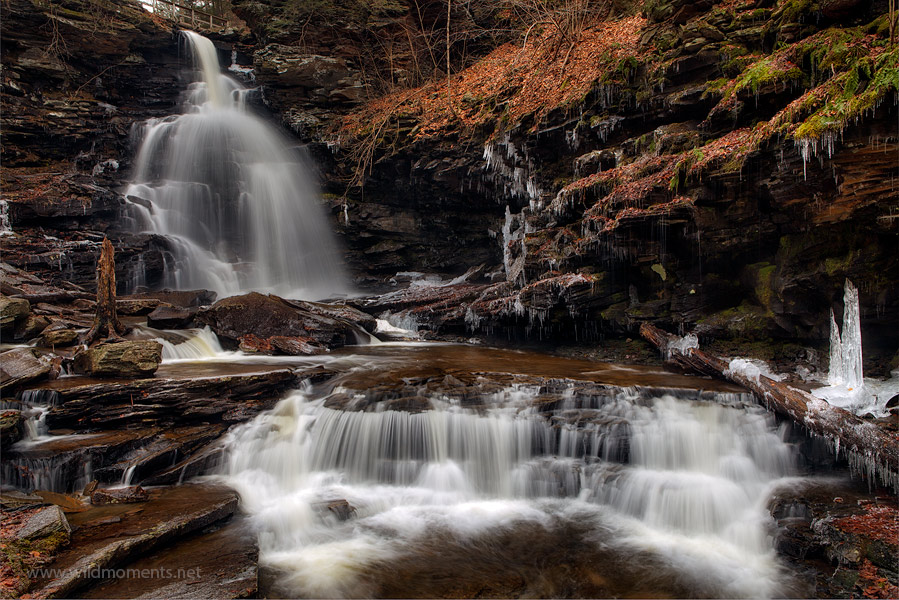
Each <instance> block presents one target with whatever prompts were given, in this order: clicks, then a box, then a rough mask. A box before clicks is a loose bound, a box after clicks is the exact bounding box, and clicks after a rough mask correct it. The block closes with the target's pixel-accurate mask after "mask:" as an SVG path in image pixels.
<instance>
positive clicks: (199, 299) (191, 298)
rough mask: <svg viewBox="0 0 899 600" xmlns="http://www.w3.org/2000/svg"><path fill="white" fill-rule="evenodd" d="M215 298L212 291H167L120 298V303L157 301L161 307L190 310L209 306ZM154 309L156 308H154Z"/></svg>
mask: <svg viewBox="0 0 899 600" xmlns="http://www.w3.org/2000/svg"><path fill="white" fill-rule="evenodd" d="M215 298H216V293H215V292H213V291H211V290H168V289H166V290H161V291H158V292H144V293H141V294H132V295H130V296H120V297H119V299H118V302H119V303H122V302H151V301H154V300H155V301H157V304H156V306H159V305H160V304H163V305H165V304H170V305H172V306H177V307H179V308H190V307H192V306H193V307H200V306H207V305H209V304H212V303H213V302H215ZM153 308H156V307H155V306H154V307H153ZM151 310H152V309H151ZM148 312H149V311H148ZM123 314H125V313H123Z"/></svg>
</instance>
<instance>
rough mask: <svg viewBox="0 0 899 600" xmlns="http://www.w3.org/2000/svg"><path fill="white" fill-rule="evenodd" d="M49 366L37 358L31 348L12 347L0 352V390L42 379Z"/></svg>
mask: <svg viewBox="0 0 899 600" xmlns="http://www.w3.org/2000/svg"><path fill="white" fill-rule="evenodd" d="M49 373H50V366H49V365H48V364H46V363H44V362H42V361H41V360H38V357H37V355H36V354H35V351H34V350H32V349H31V348H14V349H12V350H7V351H6V352H4V353H2V354H0V390H8V389H12V388H15V387H17V386H20V385H22V384H24V383H28V382H32V381H37V380H39V379H44V378H46V377H47V375H48V374H49Z"/></svg>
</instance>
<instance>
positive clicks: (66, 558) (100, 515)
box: [32, 484, 255, 598]
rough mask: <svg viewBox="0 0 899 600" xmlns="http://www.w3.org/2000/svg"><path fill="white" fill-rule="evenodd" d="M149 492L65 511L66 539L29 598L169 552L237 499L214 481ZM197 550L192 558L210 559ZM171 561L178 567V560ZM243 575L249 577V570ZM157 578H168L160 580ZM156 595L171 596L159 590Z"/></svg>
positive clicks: (70, 589) (64, 592)
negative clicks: (131, 500)
mask: <svg viewBox="0 0 899 600" xmlns="http://www.w3.org/2000/svg"><path fill="white" fill-rule="evenodd" d="M149 494H150V499H149V500H148V501H147V502H144V503H141V504H138V505H134V504H111V505H104V506H93V507H91V508H90V509H88V510H86V511H84V512H80V513H74V514H72V515H70V518H69V521H70V523H71V525H72V527H73V533H72V538H71V544H70V546H69V548H68V549H67V550H65V551H64V552H61V553H60V554H59V556H58V557H57V558H56V560H55V561H54V562H53V563H51V564H49V565H47V567H46V568H45V569H46V570H45V571H44V572H45V573H47V574H52V575H54V577H46V578H43V579H41V580H39V581H38V582H37V586H36V589H35V591H33V592H32V597H34V598H70V597H72V596H73V595H74V593H75V592H77V591H79V590H82V589H84V588H86V587H90V586H92V585H95V584H97V583H99V582H100V581H101V580H103V579H106V578H107V576H106V575H108V572H107V574H104V573H103V570H104V569H106V570H109V569H120V568H126V567H127V566H128V565H130V564H131V563H132V562H134V561H135V560H138V559H139V558H141V557H142V556H144V555H147V554H148V553H150V552H154V551H156V552H160V553H165V554H168V553H169V550H170V549H171V548H173V547H175V546H177V545H179V544H180V543H181V542H182V541H184V540H185V538H186V537H187V536H189V535H190V534H192V533H195V532H198V531H201V530H203V529H204V528H206V527H209V526H210V525H212V524H214V523H217V522H220V521H223V520H224V519H227V518H228V517H230V516H231V515H232V514H234V512H235V511H236V510H237V503H238V497H237V493H236V492H234V491H232V490H230V489H229V488H226V487H225V486H219V485H205V484H185V485H180V486H175V487H166V488H157V489H153V490H150V491H149ZM247 544H248V545H249V544H250V542H249V541H248V542H247ZM212 547H215V546H212ZM163 550H165V552H161V551H163ZM246 552H250V550H247V551H246ZM252 552H255V549H254V550H253V551H252ZM199 554H200V555H201V556H198V557H196V558H197V559H206V558H209V556H202V554H203V553H202V552H201V553H199ZM173 556H174V555H173ZM181 562H183V561H181ZM254 562H255V559H254ZM170 564H175V565H176V568H175V570H176V571H177V566H178V565H177V563H170ZM181 566H186V565H184V564H182V565H181ZM210 572H213V571H212V568H210ZM243 572H244V569H242V570H241V571H240V573H243ZM185 574H186V573H185ZM245 579H247V580H249V579H252V576H251V575H250V574H249V572H248V571H247V574H246V576H245ZM127 582H128V580H126V582H125V583H127ZM156 583H157V584H167V583H168V584H171V583H173V582H171V581H166V580H163V579H160V580H157V581H156ZM185 585H186V584H185ZM254 591H255V590H254ZM113 595H115V594H113ZM107 597H109V596H107ZM156 597H174V596H171V595H170V594H168V593H164V592H162V591H161V590H160V594H159V595H157V596H156ZM209 597H213V596H209ZM217 597H221V596H220V595H218V596H217Z"/></svg>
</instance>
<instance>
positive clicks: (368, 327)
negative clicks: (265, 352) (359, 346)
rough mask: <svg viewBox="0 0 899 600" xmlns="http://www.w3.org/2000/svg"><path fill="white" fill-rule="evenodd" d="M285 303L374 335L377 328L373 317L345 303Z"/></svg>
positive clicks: (295, 301)
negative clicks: (346, 323) (343, 322)
mask: <svg viewBox="0 0 899 600" xmlns="http://www.w3.org/2000/svg"><path fill="white" fill-rule="evenodd" d="M285 302H287V303H289V304H290V305H291V306H295V307H297V308H300V309H303V310H308V311H310V312H313V313H315V314H320V315H325V316H328V317H331V318H333V319H340V320H343V321H348V322H350V323H353V324H355V325H357V326H359V327H360V328H362V329H364V330H365V331H367V332H369V333H374V331H375V329H376V328H377V326H378V321H377V319H375V318H374V317H373V316H371V315H370V314H368V313H366V312H363V311H361V310H359V309H358V308H356V307H355V306H351V305H349V304H347V303H334V304H328V303H325V302H306V301H303V300H285Z"/></svg>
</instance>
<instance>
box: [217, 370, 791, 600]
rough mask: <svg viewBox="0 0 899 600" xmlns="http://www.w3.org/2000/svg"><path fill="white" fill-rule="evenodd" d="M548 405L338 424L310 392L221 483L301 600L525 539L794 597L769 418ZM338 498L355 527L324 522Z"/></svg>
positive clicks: (256, 440)
mask: <svg viewBox="0 0 899 600" xmlns="http://www.w3.org/2000/svg"><path fill="white" fill-rule="evenodd" d="M340 392H341V391H340V390H335V392H334V393H337V394H340ZM539 393H540V388H539V386H527V385H524V386H512V387H508V388H506V389H503V390H501V391H494V392H490V393H485V394H484V395H483V397H482V398H481V399H480V400H481V402H482V404H481V405H479V406H477V407H471V408H469V407H467V405H466V407H463V406H462V405H461V404H460V402H459V401H458V400H455V399H452V398H447V397H443V396H440V395H433V396H431V397H429V398H428V400H429V402H430V405H431V409H430V410H425V411H422V412H415V413H412V412H398V411H394V410H381V409H379V407H378V403H375V405H374V406H368V407H366V409H365V410H364V411H350V410H340V409H337V408H332V407H329V406H328V405H327V404H328V397H327V396H324V397H318V396H316V394H315V393H313V391H312V390H311V389H306V390H303V391H300V392H297V393H295V394H293V395H291V396H290V397H288V398H286V399H285V400H283V401H282V402H281V403H280V404H279V405H278V406H277V407H276V408H275V409H273V410H272V411H270V412H268V413H264V414H262V415H260V416H259V417H258V418H257V419H256V420H254V421H253V422H251V423H248V424H245V425H243V426H241V427H239V428H237V429H236V430H234V431H233V432H232V433H231V434H230V437H229V439H228V442H227V463H226V467H225V474H224V475H223V478H224V479H225V480H226V481H227V482H228V483H229V484H230V485H232V486H234V487H235V488H236V489H237V490H238V491H239V492H240V494H241V497H242V500H243V504H244V507H245V508H246V510H247V511H248V512H249V513H250V515H251V516H252V519H253V521H254V523H255V526H256V527H257V529H258V531H259V543H260V552H261V554H260V560H261V562H262V564H263V565H266V566H271V567H275V568H277V569H278V572H279V573H281V574H282V576H280V577H279V579H278V581H279V585H281V586H283V589H281V590H280V591H282V592H284V593H288V594H290V595H312V596H319V597H338V596H340V597H344V596H350V597H359V596H367V595H372V594H374V593H375V592H376V591H377V572H378V569H377V568H376V567H375V566H374V565H378V564H381V565H383V564H384V563H385V561H390V560H394V559H396V560H398V561H400V562H402V560H405V559H402V558H397V557H407V558H409V557H414V556H417V554H416V552H420V551H422V549H423V548H425V546H428V544H431V543H432V540H433V539H434V536H435V535H439V537H440V539H445V540H447V544H449V545H454V544H461V545H463V546H465V545H471V544H474V546H472V548H477V547H481V546H482V545H484V544H486V545H487V546H486V547H489V544H490V543H491V542H490V541H489V540H490V539H491V536H494V535H499V532H509V531H514V530H516V528H521V527H525V526H527V527H537V528H538V529H539V530H540V531H549V532H553V531H561V530H565V528H583V527H587V530H588V533H587V534H586V535H587V538H589V537H590V535H591V534H589V531H594V532H596V533H595V535H596V539H595V541H594V542H591V543H592V544H595V548H596V551H597V552H599V551H604V550H603V549H606V550H609V551H611V552H619V551H621V552H625V551H626V552H629V553H636V554H638V555H641V556H648V557H650V558H651V559H652V560H653V561H660V564H662V565H664V567H663V570H667V571H666V572H670V573H671V577H672V579H673V580H677V581H686V580H690V581H691V582H692V583H691V584H690V585H692V586H694V587H692V588H690V589H691V590H693V592H692V593H695V594H697V595H717V596H738V597H746V596H754V597H764V596H770V595H773V594H776V593H777V592H778V589H781V588H780V586H781V585H782V583H783V582H782V581H781V575H780V571H779V569H778V567H777V563H776V560H775V557H774V552H773V549H772V544H771V540H770V537H769V534H770V530H769V525H770V523H769V520H770V517H769V516H768V515H767V513H766V511H765V501H766V499H767V497H768V495H769V491H770V488H771V486H772V485H774V484H776V482H778V481H780V480H781V479H782V478H784V477H787V476H789V475H790V474H791V473H792V472H793V455H792V449H791V447H790V446H789V445H788V444H786V443H785V442H784V441H783V440H782V439H781V435H780V432H779V431H778V429H777V428H776V427H775V426H774V423H773V421H772V418H771V417H770V415H768V414H766V413H765V411H764V410H763V409H761V408H759V407H752V406H745V405H738V406H728V405H723V404H717V403H709V402H691V401H688V400H683V399H676V398H674V397H671V396H661V397H655V398H648V397H646V395H645V394H643V395H641V394H639V393H636V392H635V391H634V390H626V389H622V390H621V391H620V392H619V393H618V394H617V395H614V394H613V397H608V396H603V397H601V398H600V397H595V398H591V397H583V396H577V395H575V394H570V393H566V394H563V396H564V397H565V398H563V399H562V400H561V401H560V402H558V403H557V404H555V405H554V407H553V408H552V409H547V408H546V407H543V408H540V406H538V405H537V403H536V402H535V399H536V398H537V397H538V396H539ZM725 396H726V397H725V398H723V400H724V402H725V403H726V404H731V403H732V402H733V398H732V397H731V396H732V395H730V394H728V395H725ZM335 499H345V500H346V501H347V502H349V504H350V505H351V506H352V507H354V508H355V517H354V518H353V519H351V520H349V521H346V522H343V521H340V520H338V519H337V518H336V517H335V516H334V515H333V514H331V513H329V511H328V510H327V508H322V507H325V506H326V505H327V503H328V502H331V501H334V500H335ZM610 530H614V531H616V532H617V533H616V535H614V536H611V537H609V536H608V535H605V534H602V535H601V532H606V533H608V531H610ZM465 547H468V546H465ZM472 552H474V550H472ZM434 560H440V559H439V556H438V557H434ZM472 560H475V559H472ZM709 565H714V566H712V567H710V566H709ZM372 586H375V587H372Z"/></svg>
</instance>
